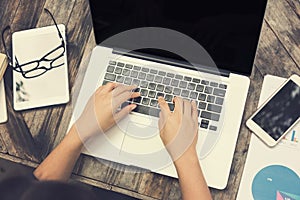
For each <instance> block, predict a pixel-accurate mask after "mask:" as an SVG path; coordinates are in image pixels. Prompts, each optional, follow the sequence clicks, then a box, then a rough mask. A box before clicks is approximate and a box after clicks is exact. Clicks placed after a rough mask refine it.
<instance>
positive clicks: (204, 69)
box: [113, 48, 230, 77]
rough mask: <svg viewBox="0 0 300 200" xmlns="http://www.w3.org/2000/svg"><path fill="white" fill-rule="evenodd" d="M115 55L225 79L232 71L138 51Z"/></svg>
mask: <svg viewBox="0 0 300 200" xmlns="http://www.w3.org/2000/svg"><path fill="white" fill-rule="evenodd" d="M113 53H114V54H118V55H123V56H128V57H132V58H139V59H143V60H148V61H153V62H158V63H161V64H168V65H173V66H176V67H182V68H185V69H190V70H195V71H200V72H204V73H210V74H214V75H219V76H220V75H221V76H224V77H229V74H230V71H228V70H223V69H219V68H217V69H214V68H213V67H206V66H203V65H199V64H194V63H193V65H192V64H190V63H188V62H185V61H181V60H176V59H171V58H163V57H160V56H156V55H149V54H145V53H141V52H136V51H131V52H127V51H126V50H122V49H119V48H114V49H113Z"/></svg>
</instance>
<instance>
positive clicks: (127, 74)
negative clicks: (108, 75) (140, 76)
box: [122, 69, 130, 76]
mask: <svg viewBox="0 0 300 200" xmlns="http://www.w3.org/2000/svg"><path fill="white" fill-rule="evenodd" d="M122 75H123V76H129V75H130V70H129V69H123V72H122Z"/></svg>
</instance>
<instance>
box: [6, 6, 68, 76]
mask: <svg viewBox="0 0 300 200" xmlns="http://www.w3.org/2000/svg"><path fill="white" fill-rule="evenodd" d="M44 10H45V11H46V12H47V13H48V14H49V15H50V16H51V18H52V20H53V22H54V24H55V26H56V29H57V33H58V36H59V38H60V40H61V44H60V45H59V46H58V47H56V48H54V49H53V50H51V51H49V52H48V53H46V54H45V55H44V56H43V57H42V58H40V59H39V60H34V61H30V62H27V63H23V64H20V63H19V61H18V59H17V56H15V65H16V66H13V64H12V57H11V56H10V54H9V51H8V48H7V46H6V44H5V39H4V34H5V32H6V31H8V30H9V31H10V26H7V27H6V28H5V29H4V30H3V31H2V42H3V44H4V48H5V52H6V54H7V57H8V60H9V65H10V66H11V67H12V68H13V69H14V70H15V71H17V72H19V73H21V74H22V76H23V77H24V78H27V79H29V78H35V77H38V76H41V75H43V74H45V73H46V72H47V71H49V70H52V69H54V68H58V67H60V66H63V65H64V64H65V63H64V54H65V52H66V49H65V41H64V39H63V37H62V34H61V32H60V30H59V28H58V26H57V23H56V21H55V19H54V17H53V15H52V13H51V12H50V11H49V10H48V9H46V8H44ZM42 62H46V63H49V66H50V67H45V66H43V65H41V63H42Z"/></svg>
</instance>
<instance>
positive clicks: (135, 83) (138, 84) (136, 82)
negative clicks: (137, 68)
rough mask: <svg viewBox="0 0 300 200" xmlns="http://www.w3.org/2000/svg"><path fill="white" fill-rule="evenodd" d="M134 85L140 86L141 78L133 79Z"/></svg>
mask: <svg viewBox="0 0 300 200" xmlns="http://www.w3.org/2000/svg"><path fill="white" fill-rule="evenodd" d="M132 85H136V86H140V80H138V79H133V81H132Z"/></svg>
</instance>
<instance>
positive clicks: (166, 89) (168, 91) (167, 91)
mask: <svg viewBox="0 0 300 200" xmlns="http://www.w3.org/2000/svg"><path fill="white" fill-rule="evenodd" d="M172 91H173V88H172V87H171V86H166V87H165V93H167V94H171V93H172Z"/></svg>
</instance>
